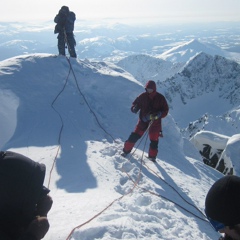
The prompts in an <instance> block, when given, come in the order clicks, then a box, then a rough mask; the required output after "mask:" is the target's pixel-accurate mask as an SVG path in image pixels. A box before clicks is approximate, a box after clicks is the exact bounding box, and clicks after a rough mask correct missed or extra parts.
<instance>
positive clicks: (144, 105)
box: [122, 80, 169, 161]
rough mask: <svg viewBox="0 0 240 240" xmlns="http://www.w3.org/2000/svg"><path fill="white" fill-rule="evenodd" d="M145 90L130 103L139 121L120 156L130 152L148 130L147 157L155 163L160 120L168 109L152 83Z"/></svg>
mask: <svg viewBox="0 0 240 240" xmlns="http://www.w3.org/2000/svg"><path fill="white" fill-rule="evenodd" d="M145 90H146V91H145V92H143V93H142V94H140V95H139V96H138V97H137V98H136V99H135V100H134V102H133V103H132V107H131V111H132V112H133V113H137V112H138V111H139V110H140V113H139V120H138V123H137V126H136V127H135V130H134V131H133V132H132V133H131V134H130V136H129V138H128V140H127V141H126V142H125V144H124V148H123V153H122V156H124V157H125V156H126V155H127V154H129V153H130V152H131V150H132V148H133V147H134V145H135V143H136V142H137V140H138V139H140V138H141V137H142V135H143V134H144V132H145V131H146V130H147V129H148V135H149V139H150V146H149V151H148V157H149V159H151V160H152V161H155V160H156V156H157V154H158V139H159V137H160V136H161V132H162V124H161V122H162V121H161V119H162V118H164V117H166V116H167V114H168V110H169V108H168V104H167V101H166V99H165V97H164V96H163V95H162V94H161V93H159V92H157V89H156V83H155V82H154V81H152V80H149V81H148V82H147V83H146V86H145Z"/></svg>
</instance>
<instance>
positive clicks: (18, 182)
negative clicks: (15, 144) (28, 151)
mask: <svg viewBox="0 0 240 240" xmlns="http://www.w3.org/2000/svg"><path fill="white" fill-rule="evenodd" d="M44 177H45V165H44V164H40V163H37V162H35V161H33V160H31V159H29V158H27V157H25V156H23V155H21V154H18V153H14V152H10V151H6V152H2V151H1V152H0V239H1V240H40V239H42V238H43V237H44V236H45V234H46V233H47V231H48V229H49V222H48V218H47V213H48V211H49V210H50V209H51V207H52V198H51V197H50V196H49V195H48V193H49V189H47V188H46V187H44V186H43V181H44Z"/></svg>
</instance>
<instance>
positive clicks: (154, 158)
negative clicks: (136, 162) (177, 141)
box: [148, 157, 156, 162]
mask: <svg viewBox="0 0 240 240" xmlns="http://www.w3.org/2000/svg"><path fill="white" fill-rule="evenodd" d="M148 159H149V160H151V161H152V162H156V157H148Z"/></svg>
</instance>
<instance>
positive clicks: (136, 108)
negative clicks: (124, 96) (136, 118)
mask: <svg viewBox="0 0 240 240" xmlns="http://www.w3.org/2000/svg"><path fill="white" fill-rule="evenodd" d="M138 110H139V108H138V105H137V104H136V105H135V106H132V107H131V111H132V112H133V113H137V112H138Z"/></svg>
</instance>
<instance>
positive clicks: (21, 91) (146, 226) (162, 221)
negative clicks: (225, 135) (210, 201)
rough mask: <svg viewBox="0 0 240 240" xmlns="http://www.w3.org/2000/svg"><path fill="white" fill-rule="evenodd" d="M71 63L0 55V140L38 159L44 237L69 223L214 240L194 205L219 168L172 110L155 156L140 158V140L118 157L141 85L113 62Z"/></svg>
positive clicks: (112, 232)
mask: <svg viewBox="0 0 240 240" xmlns="http://www.w3.org/2000/svg"><path fill="white" fill-rule="evenodd" d="M70 61H71V66H72V69H71V68H70V65H69V63H68V61H67V59H66V58H64V57H53V56H51V55H49V54H45V55H44V54H38V55H24V56H19V57H16V58H12V59H7V60H5V61H2V62H0V99H1V106H0V135H1V144H0V148H1V149H2V150H12V151H16V152H19V153H22V154H24V155H26V156H28V157H30V158H32V159H34V160H35V161H38V162H41V163H44V164H46V167H47V173H46V178H45V185H46V186H47V187H49V188H50V189H51V196H52V197H53V200H54V204H53V208H52V210H51V211H50V213H49V220H50V224H51V228H50V230H49V232H48V234H47V235H46V237H45V239H46V240H56V239H59V240H62V239H67V238H68V236H69V234H70V233H71V231H72V230H73V229H74V228H75V227H77V226H78V228H76V229H75V231H73V232H72V235H71V239H75V240H80V239H81V240H84V239H87V240H91V239H171V240H172V239H194V240H195V239H217V237H218V233H216V232H215V231H214V230H213V229H212V227H211V226H210V224H209V223H208V222H207V221H206V219H205V217H204V215H203V214H202V213H201V212H204V199H205V196H206V194H207V191H208V189H209V188H210V186H211V185H212V184H213V183H214V182H215V181H216V180H217V179H218V178H220V177H221V176H222V174H221V173H219V172H217V171H215V170H214V169H212V168H209V167H208V166H206V165H204V164H203V163H202V162H201V160H200V156H199V154H198V153H197V152H196V151H195V150H194V148H193V147H192V145H191V144H190V143H189V141H187V140H186V139H185V140H184V139H183V138H182V137H181V134H180V131H179V129H178V128H177V127H176V125H175V123H174V120H173V119H172V117H171V114H169V115H168V116H167V117H166V118H165V119H163V129H164V137H163V138H162V139H160V143H159V154H158V159H157V164H154V163H152V162H149V161H148V160H147V159H146V158H145V157H143V161H142V156H144V155H146V152H147V148H148V144H149V142H148V140H147V142H145V138H142V142H141V144H140V145H139V146H138V149H137V150H136V151H135V153H134V155H133V157H132V158H131V159H125V158H123V157H121V156H120V153H121V149H122V147H123V142H124V141H125V140H126V138H127V137H128V135H129V134H130V132H131V131H132V130H133V128H134V126H135V123H136V121H137V115H134V114H132V113H131V112H130V110H129V108H130V106H131V103H132V101H133V99H134V98H135V97H136V96H137V95H138V94H140V93H141V92H142V91H143V87H142V86H141V84H139V83H138V82H137V81H136V80H135V79H134V78H132V77H131V76H130V75H129V74H127V73H126V72H124V71H123V70H122V69H120V68H118V67H117V66H115V65H108V64H106V63H100V62H95V63H93V62H89V61H87V60H86V61H80V60H76V59H70ZM113 139H114V141H113ZM145 144H146V147H145ZM143 150H145V153H143ZM194 206H195V207H194ZM200 211H201V212H200ZM94 216H95V217H94ZM89 220H91V221H89Z"/></svg>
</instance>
